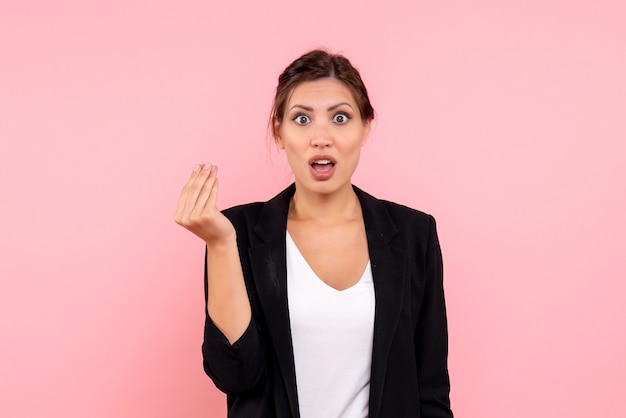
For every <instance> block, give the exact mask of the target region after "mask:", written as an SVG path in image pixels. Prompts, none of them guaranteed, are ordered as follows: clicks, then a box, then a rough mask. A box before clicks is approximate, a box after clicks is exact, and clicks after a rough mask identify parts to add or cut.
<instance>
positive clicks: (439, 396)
mask: <svg viewBox="0 0 626 418" xmlns="http://www.w3.org/2000/svg"><path fill="white" fill-rule="evenodd" d="M425 261H426V270H425V273H426V283H425V286H424V297H423V299H422V306H421V309H420V317H419V321H418V324H417V329H416V332H415V357H416V360H417V367H418V370H419V385H420V409H421V413H422V417H424V418H452V411H451V410H450V379H449V376H448V325H447V318H446V304H445V299H444V292H443V262H442V257H441V248H440V247H439V239H438V237H437V229H436V225H435V219H434V218H432V217H431V220H430V232H429V238H428V247H427V250H426V260H425Z"/></svg>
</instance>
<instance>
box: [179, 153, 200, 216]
mask: <svg viewBox="0 0 626 418" xmlns="http://www.w3.org/2000/svg"><path fill="white" fill-rule="evenodd" d="M200 169H201V165H200V164H196V166H195V167H194V168H193V171H192V172H191V176H190V177H189V179H188V180H187V182H186V183H185V185H184V186H183V189H182V191H181V192H180V196H179V197H178V203H177V205H176V216H175V219H176V220H178V219H180V218H181V216H182V214H183V213H184V210H185V206H186V204H187V198H188V195H189V190H190V188H191V186H192V185H193V184H194V181H195V179H196V177H197V173H198V172H199V171H200Z"/></svg>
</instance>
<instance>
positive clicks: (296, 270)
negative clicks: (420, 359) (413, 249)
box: [286, 233, 375, 418]
mask: <svg viewBox="0 0 626 418" xmlns="http://www.w3.org/2000/svg"><path fill="white" fill-rule="evenodd" d="M286 239H287V254H286V259H287V299H288V304H289V320H290V326H291V336H292V343H293V352H294V363H295V370H296V384H297V392H298V403H299V406H300V416H301V417H302V418H318V417H325V418H334V417H338V418H339V417H341V418H353V417H354V418H364V417H367V415H368V409H369V385H370V375H371V364H372V346H373V337H374V308H375V297H374V282H373V278H372V270H371V266H370V263H369V262H368V263H367V266H366V268H365V271H364V272H363V274H362V276H361V278H360V280H359V281H358V282H357V283H356V284H354V285H353V286H351V287H349V288H347V289H345V290H337V289H335V288H333V287H331V286H329V285H327V284H326V283H324V282H323V281H322V280H321V279H320V278H319V277H318V276H317V275H316V274H315V272H314V271H313V269H312V268H311V266H310V265H309V264H308V262H307V261H306V259H305V258H304V256H303V255H302V253H301V252H300V250H299V249H298V247H297V246H296V244H295V242H294V241H293V239H292V238H291V236H290V235H289V233H287V237H286ZM337 257H341V254H337Z"/></svg>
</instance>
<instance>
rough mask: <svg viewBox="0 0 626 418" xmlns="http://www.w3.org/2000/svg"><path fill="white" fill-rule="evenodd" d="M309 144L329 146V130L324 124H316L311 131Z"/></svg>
mask: <svg viewBox="0 0 626 418" xmlns="http://www.w3.org/2000/svg"><path fill="white" fill-rule="evenodd" d="M312 134H313V136H312V137H311V146H312V147H315V148H326V147H330V146H331V145H332V143H333V140H332V136H331V133H330V130H329V129H328V127H327V126H325V125H320V126H316V128H315V129H314V130H313V132H312Z"/></svg>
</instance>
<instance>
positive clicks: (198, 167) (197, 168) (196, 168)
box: [193, 164, 200, 173]
mask: <svg viewBox="0 0 626 418" xmlns="http://www.w3.org/2000/svg"><path fill="white" fill-rule="evenodd" d="M199 170H200V164H196V166H195V167H194V168H193V172H194V173H197V172H198V171H199Z"/></svg>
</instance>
